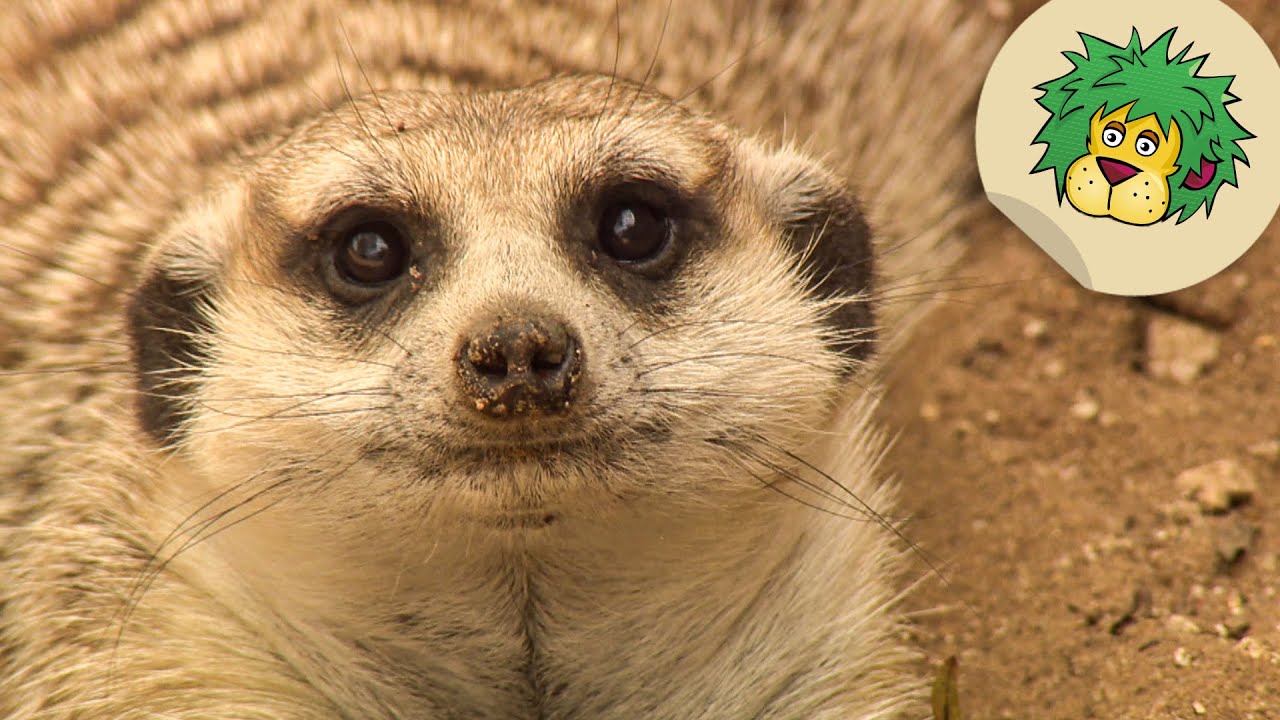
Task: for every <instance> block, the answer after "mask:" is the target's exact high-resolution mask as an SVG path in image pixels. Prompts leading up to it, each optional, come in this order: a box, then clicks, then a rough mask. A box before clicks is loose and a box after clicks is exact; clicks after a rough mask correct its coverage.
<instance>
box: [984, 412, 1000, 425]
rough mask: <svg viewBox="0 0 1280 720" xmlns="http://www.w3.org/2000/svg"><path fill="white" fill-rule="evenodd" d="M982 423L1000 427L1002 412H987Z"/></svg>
mask: <svg viewBox="0 0 1280 720" xmlns="http://www.w3.org/2000/svg"><path fill="white" fill-rule="evenodd" d="M982 422H984V423H986V424H987V425H999V424H1000V411H999V410H987V411H986V412H984V413H982Z"/></svg>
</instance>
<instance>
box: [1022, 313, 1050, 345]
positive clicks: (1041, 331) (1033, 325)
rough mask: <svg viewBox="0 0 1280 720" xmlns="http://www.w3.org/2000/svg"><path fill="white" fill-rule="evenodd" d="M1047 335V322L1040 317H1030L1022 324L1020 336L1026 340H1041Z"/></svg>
mask: <svg viewBox="0 0 1280 720" xmlns="http://www.w3.org/2000/svg"><path fill="white" fill-rule="evenodd" d="M1048 335H1049V323H1047V322H1045V321H1044V320H1041V319H1040V318H1032V319H1031V320H1028V321H1027V324H1026V325H1023V326H1022V337H1024V338H1026V339H1028V340H1043V339H1045V338H1046V337H1048Z"/></svg>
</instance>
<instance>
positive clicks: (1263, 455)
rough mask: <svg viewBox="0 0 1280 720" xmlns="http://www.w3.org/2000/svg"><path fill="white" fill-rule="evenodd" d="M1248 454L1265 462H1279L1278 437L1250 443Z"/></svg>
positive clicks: (1279, 447)
mask: <svg viewBox="0 0 1280 720" xmlns="http://www.w3.org/2000/svg"><path fill="white" fill-rule="evenodd" d="M1249 454H1250V455H1252V456H1254V457H1256V458H1259V459H1261V460H1266V461H1267V462H1280V438H1278V439H1274V440H1263V441H1262V442H1260V443H1254V444H1252V445H1250V446H1249Z"/></svg>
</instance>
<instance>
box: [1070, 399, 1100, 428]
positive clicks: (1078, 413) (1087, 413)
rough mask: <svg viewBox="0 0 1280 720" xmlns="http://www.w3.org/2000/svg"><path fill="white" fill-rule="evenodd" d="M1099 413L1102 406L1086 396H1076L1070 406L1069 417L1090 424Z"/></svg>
mask: <svg viewBox="0 0 1280 720" xmlns="http://www.w3.org/2000/svg"><path fill="white" fill-rule="evenodd" d="M1101 411H1102V406H1101V405H1099V404H1098V401H1097V400H1095V399H1093V398H1092V397H1089V396H1088V395H1083V394H1082V395H1077V396H1076V401H1075V402H1074V403H1072V405H1071V417H1073V418H1075V419H1077V420H1081V421H1084V422H1092V421H1093V420H1094V418H1096V417H1098V413H1099V412H1101Z"/></svg>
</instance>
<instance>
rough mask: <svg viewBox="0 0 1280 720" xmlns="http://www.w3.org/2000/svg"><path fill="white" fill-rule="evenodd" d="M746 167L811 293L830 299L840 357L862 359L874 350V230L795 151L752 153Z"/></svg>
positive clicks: (838, 187)
mask: <svg viewBox="0 0 1280 720" xmlns="http://www.w3.org/2000/svg"><path fill="white" fill-rule="evenodd" d="M747 155H748V158H749V159H748V167H749V174H750V175H751V179H752V180H753V182H754V183H755V185H756V187H757V189H758V192H759V197H760V198H761V199H762V201H763V202H764V203H765V207H766V211H767V213H768V214H769V215H770V217H771V218H772V219H773V220H774V222H775V223H776V224H777V225H778V227H779V228H780V229H781V230H782V234H783V239H784V241H785V242H786V243H787V245H788V248H789V249H790V250H791V252H793V253H794V254H795V256H796V258H797V260H798V262H799V267H800V270H801V271H802V273H803V275H804V277H805V280H806V282H807V284H808V290H809V292H811V293H812V294H813V295H814V296H815V297H819V298H822V299H833V300H835V301H836V304H835V305H834V306H833V307H832V309H831V314H830V315H829V322H830V323H831V324H833V325H834V326H836V328H837V329H838V330H839V331H840V332H839V336H840V339H839V340H838V341H837V344H838V346H839V349H840V350H841V352H844V353H845V354H847V355H849V356H851V357H853V358H854V359H858V360H861V359H864V358H866V357H867V356H868V355H870V354H871V351H872V350H873V349H874V346H875V335H876V331H875V313H874V310H873V308H872V293H873V287H872V283H873V280H874V270H875V267H874V264H875V262H874V251H873V247H872V242H871V228H870V227H869V226H868V225H867V222H866V220H865V219H864V217H863V214H862V209H861V207H860V206H859V204H858V202H857V200H856V199H855V198H854V197H853V195H852V193H850V192H849V190H848V188H847V187H846V186H845V184H844V183H843V182H842V181H841V180H840V179H839V178H837V177H836V176H835V175H833V174H832V173H830V172H829V171H827V170H826V169H825V168H823V167H822V166H821V165H819V164H818V163H817V162H815V161H813V160H811V159H810V158H808V157H805V156H803V155H801V154H799V153H796V152H794V151H792V150H790V149H783V150H778V151H773V152H769V151H762V150H759V149H754V150H753V151H749V152H748V153H747Z"/></svg>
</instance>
